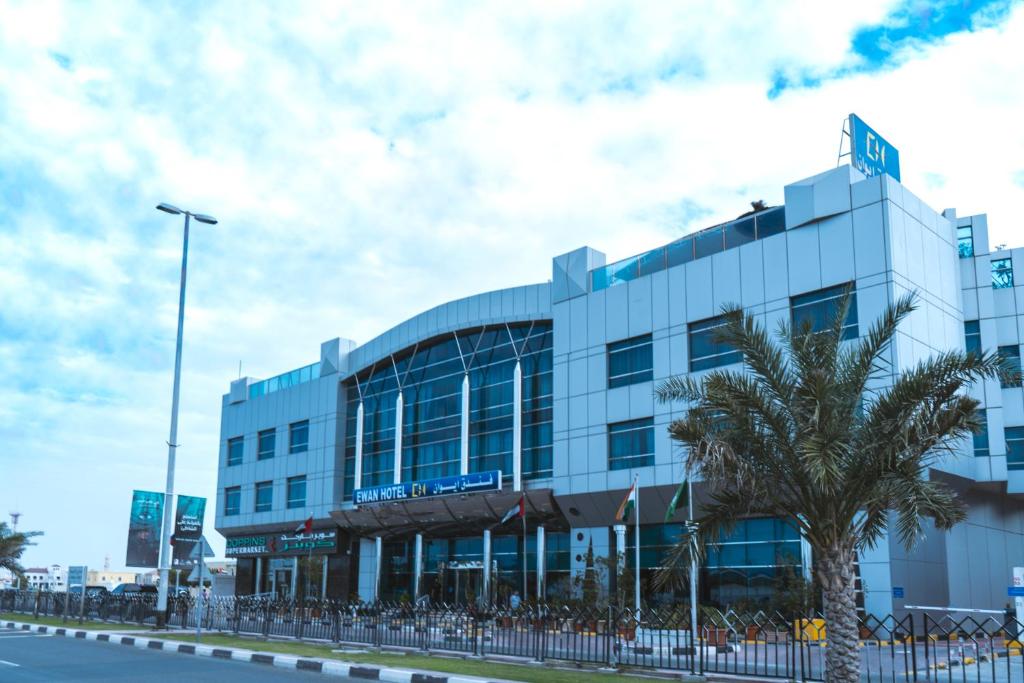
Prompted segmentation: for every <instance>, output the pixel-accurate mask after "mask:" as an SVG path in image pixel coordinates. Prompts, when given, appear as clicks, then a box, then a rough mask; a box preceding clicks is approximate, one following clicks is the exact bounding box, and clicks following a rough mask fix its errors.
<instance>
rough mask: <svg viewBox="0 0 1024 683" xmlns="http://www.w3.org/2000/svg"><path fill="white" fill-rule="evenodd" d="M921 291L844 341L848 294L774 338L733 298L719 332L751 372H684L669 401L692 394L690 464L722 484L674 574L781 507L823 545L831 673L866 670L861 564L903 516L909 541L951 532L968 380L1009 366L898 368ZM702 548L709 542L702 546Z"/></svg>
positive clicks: (664, 388)
mask: <svg viewBox="0 0 1024 683" xmlns="http://www.w3.org/2000/svg"><path fill="white" fill-rule="evenodd" d="M915 298H916V297H915V296H914V295H912V294H911V295H906V296H903V297H901V298H899V299H898V300H897V301H896V302H895V303H893V304H890V305H889V306H888V307H887V308H886V310H885V311H884V312H883V313H882V315H881V316H880V317H879V318H878V319H877V320H876V321H875V322H874V323H873V324H872V325H871V328H870V330H869V331H868V333H867V334H866V335H864V336H863V337H861V338H859V339H857V340H854V341H848V342H844V341H843V332H844V330H843V326H844V323H845V321H846V317H847V311H848V309H849V302H850V295H849V292H848V293H847V295H846V296H844V297H843V298H842V299H841V300H840V301H839V303H838V304H837V305H836V310H835V311H834V314H833V315H832V320H831V321H829V324H828V325H827V326H826V327H825V329H819V330H815V329H813V327H812V325H811V323H810V322H805V323H804V324H802V325H798V326H796V327H794V326H792V325H789V324H786V323H782V324H780V325H779V329H778V332H777V334H776V335H775V338H773V337H772V336H771V335H769V334H768V332H767V331H766V330H765V328H764V326H763V325H761V324H760V323H759V322H758V321H757V320H756V319H755V317H754V316H753V315H750V314H744V312H743V311H742V309H740V308H738V307H726V309H725V310H724V313H725V316H726V320H727V323H726V324H725V325H724V326H723V327H722V328H721V329H720V332H719V342H721V343H727V344H729V345H730V346H732V347H733V348H735V349H737V350H739V351H741V352H742V353H743V359H744V364H745V367H744V370H743V371H735V370H724V369H723V370H713V371H710V372H708V373H706V374H705V375H703V376H702V377H699V378H693V377H689V376H686V377H673V378H670V379H668V380H666V381H665V382H663V383H662V384H661V385H659V386H658V388H657V396H658V399H659V400H660V401H662V402H670V401H686V402H688V404H689V410H688V411H687V413H686V416H685V417H683V418H681V419H678V420H675V421H674V422H672V423H671V425H670V426H669V433H670V435H671V436H672V438H673V439H674V440H675V441H677V442H679V443H680V444H681V445H683V446H684V447H685V448H686V466H687V469H688V471H689V472H692V473H694V474H699V475H700V476H701V478H702V479H703V480H704V482H705V483H706V484H707V486H708V488H709V491H710V493H709V500H708V501H707V503H706V504H705V505H702V515H701V519H700V526H699V531H698V532H697V533H698V539H697V540H698V541H699V542H697V543H690V542H688V539H683V540H682V541H681V542H680V543H679V545H678V546H676V547H675V548H674V549H673V550H672V551H671V553H670V557H669V558H668V564H669V566H668V567H667V568H666V570H665V576H666V577H669V576H673V575H674V576H677V575H678V570H679V569H680V568H684V567H687V566H688V565H689V560H690V553H691V552H701V551H700V549H702V548H704V546H705V544H707V543H712V544H713V543H715V542H717V541H718V540H719V539H720V538H721V535H722V534H723V533H727V532H728V531H729V530H730V528H731V527H732V526H733V525H734V523H735V521H736V520H737V519H739V518H742V517H747V516H772V517H779V518H782V519H783V520H785V521H786V522H787V523H789V524H790V525H792V526H793V527H795V528H796V529H797V530H798V531H799V532H800V534H801V535H802V536H803V537H804V538H806V539H807V541H808V542H809V543H810V545H811V548H812V550H813V554H814V572H815V575H816V578H817V579H818V582H819V584H820V585H821V587H822V590H823V598H824V608H825V617H826V619H827V623H828V645H829V647H828V649H827V650H826V653H827V654H826V663H825V667H826V669H825V680H827V681H851V682H852V681H857V680H859V675H860V672H859V668H860V661H859V656H858V653H857V636H858V629H857V609H856V603H855V592H854V561H855V559H856V553H857V551H859V550H862V549H865V548H870V547H872V546H873V545H874V544H876V543H877V542H878V541H879V540H880V539H881V538H882V537H883V534H884V533H885V531H886V530H887V528H888V526H889V524H890V522H891V523H892V524H893V527H894V530H895V533H896V535H897V536H898V538H899V540H900V541H901V542H902V543H903V545H904V546H906V547H907V548H908V549H909V548H910V547H911V546H912V545H913V544H914V543H915V541H916V540H917V539H918V538H920V537H921V536H922V535H923V526H922V518H925V517H927V518H931V519H932V520H934V523H935V526H936V527H937V528H938V529H943V530H945V529H949V528H951V527H952V526H953V525H954V524H956V523H957V522H959V521H961V520H963V519H964V517H965V514H966V513H965V509H964V506H963V504H962V503H961V502H960V501H959V499H958V498H957V497H956V494H955V493H954V492H953V491H952V490H950V489H948V488H947V487H946V486H945V485H943V484H942V483H939V482H936V481H931V480H929V476H928V475H929V468H930V467H932V466H933V465H935V464H936V463H938V462H939V461H940V460H941V459H942V458H943V457H945V456H948V455H949V454H950V453H952V452H954V451H955V450H956V449H957V447H958V443H957V442H958V440H960V439H963V438H964V437H967V436H968V435H970V434H971V433H972V432H973V431H975V430H976V429H978V428H979V426H980V423H979V421H978V417H977V413H976V409H977V407H978V401H976V400H974V399H973V398H970V397H969V396H968V395H967V394H966V391H965V389H966V388H967V387H968V386H969V385H970V384H971V383H973V382H974V381H975V380H978V379H980V378H983V377H992V376H999V375H1001V374H1002V373H1004V372H1006V371H1005V370H1004V369H1003V367H1002V366H1001V364H1000V361H999V360H998V358H997V357H996V356H994V355H991V354H973V353H967V354H965V353H963V352H961V351H946V352H942V353H937V354H935V355H933V356H931V357H930V358H928V359H927V360H922V361H920V362H918V363H917V364H916V365H914V366H912V367H910V368H908V369H906V370H904V371H903V372H902V373H898V374H896V373H894V372H893V368H892V365H891V362H890V355H889V350H890V347H891V344H892V340H893V338H894V336H895V334H896V329H897V327H898V326H899V324H900V322H901V321H903V320H904V319H905V318H906V317H907V316H908V315H909V314H910V313H911V312H912V311H913V310H914V309H915V307H916V305H915ZM691 548H696V549H697V550H696V551H694V550H691Z"/></svg>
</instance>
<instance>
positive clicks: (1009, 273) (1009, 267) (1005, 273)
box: [989, 256, 1013, 289]
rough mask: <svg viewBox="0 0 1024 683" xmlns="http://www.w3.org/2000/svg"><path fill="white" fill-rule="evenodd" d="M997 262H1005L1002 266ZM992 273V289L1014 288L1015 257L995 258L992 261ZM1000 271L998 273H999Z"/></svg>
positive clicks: (990, 266)
mask: <svg viewBox="0 0 1024 683" xmlns="http://www.w3.org/2000/svg"><path fill="white" fill-rule="evenodd" d="M996 264H1004V265H1003V266H1002V267H1000V266H997V265H996ZM989 269H990V271H991V273H992V289H1013V258H1012V257H1010V256H1006V257H1004V258H994V259H992V260H991V261H990V265H989ZM997 271H998V275H997Z"/></svg>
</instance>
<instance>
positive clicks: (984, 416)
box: [971, 408, 992, 458]
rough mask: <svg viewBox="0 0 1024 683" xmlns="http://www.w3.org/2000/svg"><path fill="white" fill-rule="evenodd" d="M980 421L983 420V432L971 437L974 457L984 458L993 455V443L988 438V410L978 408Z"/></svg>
mask: <svg viewBox="0 0 1024 683" xmlns="http://www.w3.org/2000/svg"><path fill="white" fill-rule="evenodd" d="M977 413H978V419H979V420H981V431H979V432H975V433H974V434H972V435H971V437H972V444H973V448H974V457H975V458H983V457H988V456H990V455H992V450H991V442H990V440H989V438H988V410H987V409H986V408H978V409H977Z"/></svg>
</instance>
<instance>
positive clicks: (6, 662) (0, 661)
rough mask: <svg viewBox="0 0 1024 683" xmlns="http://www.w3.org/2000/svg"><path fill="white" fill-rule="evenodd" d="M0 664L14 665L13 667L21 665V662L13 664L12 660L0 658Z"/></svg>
mask: <svg viewBox="0 0 1024 683" xmlns="http://www.w3.org/2000/svg"><path fill="white" fill-rule="evenodd" d="M0 664H4V665H6V666H14V667H19V666H21V664H15V663H14V662H8V661H7V660H6V659H0Z"/></svg>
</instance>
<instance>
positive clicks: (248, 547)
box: [224, 530, 338, 557]
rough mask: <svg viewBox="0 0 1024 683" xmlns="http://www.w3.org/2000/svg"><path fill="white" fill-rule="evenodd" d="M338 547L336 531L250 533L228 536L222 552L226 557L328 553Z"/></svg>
mask: <svg viewBox="0 0 1024 683" xmlns="http://www.w3.org/2000/svg"><path fill="white" fill-rule="evenodd" d="M337 549H338V532H337V531H316V530H314V531H311V532H310V533H308V534H294V533H285V534H251V535H248V536H229V537H228V540H227V547H226V550H225V551H224V554H225V555H227V556H228V557H256V556H260V555H309V554H312V555H328V554H330V553H333V552H335V551H337Z"/></svg>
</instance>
